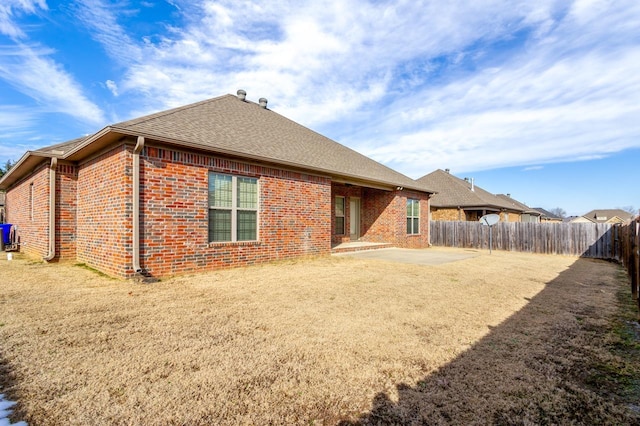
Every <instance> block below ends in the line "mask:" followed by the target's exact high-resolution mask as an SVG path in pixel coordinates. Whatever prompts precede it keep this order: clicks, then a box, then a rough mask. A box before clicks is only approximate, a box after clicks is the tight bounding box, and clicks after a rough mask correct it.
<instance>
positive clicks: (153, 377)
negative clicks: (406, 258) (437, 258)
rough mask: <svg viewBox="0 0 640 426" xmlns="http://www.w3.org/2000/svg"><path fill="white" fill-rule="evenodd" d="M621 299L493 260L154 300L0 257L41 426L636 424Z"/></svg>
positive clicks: (1, 323) (348, 269)
mask: <svg viewBox="0 0 640 426" xmlns="http://www.w3.org/2000/svg"><path fill="white" fill-rule="evenodd" d="M434 250H444V249H434ZM624 290H626V281H625V277H624V275H622V274H621V269H620V267H619V266H617V265H614V264H609V263H606V262H600V261H591V260H584V259H577V258H572V257H563V256H542V255H528V254H514V253H504V252H495V251H494V252H493V254H492V255H491V256H489V255H488V254H487V253H483V254H481V255H480V256H478V257H475V258H471V259H466V260H463V261H458V262H454V263H449V264H445V265H440V266H420V265H404V264H395V263H388V262H380V261H371V260H356V259H353V258H348V257H327V258H318V259H311V260H298V261H288V262H278V263H274V264H267V265H261V266H254V267H248V268H240V269H233V270H223V271H219V272H214V273H205V274H201V275H191V276H180V277H175V278H171V279H167V280H163V281H161V282H159V283H156V284H152V285H141V284H135V283H133V282H127V281H118V280H113V279H109V278H106V277H104V276H101V275H100V274H98V273H96V272H94V271H91V270H88V269H86V268H83V267H81V266H76V265H70V264H67V265H65V264H53V265H47V264H43V263H40V262H33V261H29V260H28V259H25V258H22V257H20V256H18V258H17V259H16V258H15V257H14V260H13V261H11V262H9V261H6V260H4V258H3V260H1V261H0V393H3V392H4V393H6V394H7V397H8V398H9V399H11V400H13V401H17V402H18V405H17V406H16V407H15V412H14V417H13V418H14V420H16V421H17V420H25V421H27V422H28V423H29V424H30V425H60V424H69V425H73V424H78V425H87V424H92V425H100V424H105V425H107V424H108V425H112V424H145V425H165V424H185V425H199V424H234V425H235V424H338V423H342V424H358V423H362V424H394V423H396V424H408V423H414V424H423V423H427V424H532V423H546V424H554V423H556V424H558V423H562V424H567V423H573V424H589V423H617V424H631V423H634V422H637V421H639V418H638V417H637V413H636V412H634V411H633V409H632V408H634V407H632V406H631V407H630V406H629V405H628V404H627V403H626V402H625V399H624V396H625V395H623V394H621V392H620V387H621V386H622V385H625V386H627V388H626V391H627V393H628V394H627V397H628V396H629V395H631V394H632V393H633V392H634V391H635V390H637V385H638V382H637V376H636V377H634V374H636V373H637V370H633V368H632V367H630V366H629V365H628V364H629V363H628V362H627V361H625V359H624V358H620V357H619V356H618V355H616V354H615V353H614V352H615V351H614V352H612V350H613V349H615V348H614V347H613V346H615V345H616V344H618V343H619V340H620V339H621V338H619V337H616V336H617V335H616V334H615V327H614V325H612V324H615V317H616V315H618V313H619V310H620V303H621V302H620V300H621V299H620V298H619V295H618V293H619V292H621V291H624ZM627 291H628V290H627ZM612 321H613V322H612ZM623 326H624V324H623ZM612 345H613V346H612ZM632 345H633V344H632ZM612 348H613V349H612ZM611 369H613V370H615V371H614V372H613V373H611V371H609V370H611ZM609 373H611V374H615V375H616V377H618V376H619V377H620V380H621V381H622V382H624V380H623V379H625V378H626V379H628V380H627V381H626V382H624V383H622V382H620V383H619V382H618V381H617V379H616V380H614V381H611V380H608V377H610V375H611V374H609ZM607 374H609V376H607ZM614 382H615V383H614ZM620 395H622V396H620ZM627 399H628V398H627Z"/></svg>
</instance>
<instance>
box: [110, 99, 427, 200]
mask: <svg viewBox="0 0 640 426" xmlns="http://www.w3.org/2000/svg"><path fill="white" fill-rule="evenodd" d="M110 127H111V128H112V129H113V130H114V131H118V130H120V131H126V132H128V133H133V134H139V135H143V136H145V137H147V138H151V139H153V138H156V139H158V140H161V141H172V142H174V143H178V144H179V143H181V142H183V143H187V144H189V145H190V146H193V147H198V148H202V149H205V150H209V151H214V152H216V151H217V152H222V153H227V154H234V155H239V156H248V157H249V158H256V159H263V160H267V161H270V162H274V163H277V164H283V165H289V166H295V167H301V168H304V169H308V170H311V171H317V172H322V173H329V174H330V175H332V176H336V175H338V176H344V177H351V178H356V179H362V180H364V181H370V182H376V183H381V184H385V185H391V186H402V187H405V188H411V189H418V190H421V191H426V192H433V191H431V190H430V189H429V187H428V186H427V185H424V184H421V183H418V182H416V181H415V180H413V179H411V178H409V177H407V176H405V175H403V174H401V173H399V172H396V171H395V170H392V169H390V168H389V167H386V166H384V165H382V164H380V163H378V162H376V161H374V160H372V159H370V158H368V157H366V156H364V155H362V154H360V153H358V152H356V151H354V150H352V149H350V148H347V147H346V146H344V145H341V144H339V143H337V142H335V141H333V140H331V139H329V138H327V137H325V136H323V135H321V134H319V133H316V132H314V131H312V130H310V129H308V128H306V127H304V126H302V125H300V124H298V123H296V122H294V121H291V120H289V119H288V118H286V117H283V116H282V115H280V114H277V113H275V112H274V111H272V110H269V109H265V108H262V107H261V106H260V105H258V104H256V103H254V102H250V101H243V100H240V99H239V98H238V97H236V96H233V95H224V96H220V97H217V98H213V99H209V100H206V101H202V102H197V103H194V104H191V105H186V106H183V107H179V108H175V109H171V110H167V111H162V112H158V113H156V114H151V115H147V116H144V117H140V118H136V119H133V120H128V121H124V122H121V123H117V124H114V125H113V126H110Z"/></svg>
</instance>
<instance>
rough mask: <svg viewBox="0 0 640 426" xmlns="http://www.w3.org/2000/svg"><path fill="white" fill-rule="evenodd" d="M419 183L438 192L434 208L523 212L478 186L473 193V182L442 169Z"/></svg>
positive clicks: (419, 180) (424, 177)
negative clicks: (495, 209)
mask: <svg viewBox="0 0 640 426" xmlns="http://www.w3.org/2000/svg"><path fill="white" fill-rule="evenodd" d="M418 182H420V183H422V184H423V185H425V186H427V187H429V188H433V189H434V190H435V191H437V192H438V193H437V194H435V195H434V196H433V197H431V205H432V206H433V207H467V208H471V207H475V208H483V207H491V208H498V209H501V208H504V209H509V210H516V211H522V209H521V208H517V207H514V206H513V205H512V204H511V203H508V202H506V201H505V200H503V199H501V198H498V197H497V196H495V195H494V194H492V193H490V192H488V191H485V190H484V189H482V188H480V187H479V186H478V185H474V188H473V191H472V190H471V182H467V181H465V180H464V179H460V178H458V177H455V176H454V175H452V174H450V173H448V172H445V171H444V170H441V169H438V170H436V171H434V172H431V173H429V174H428V175H425V176H423V177H421V178H420V179H418Z"/></svg>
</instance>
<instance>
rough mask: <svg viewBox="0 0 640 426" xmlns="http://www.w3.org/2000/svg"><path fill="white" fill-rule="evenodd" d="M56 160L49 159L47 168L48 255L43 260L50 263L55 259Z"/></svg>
mask: <svg viewBox="0 0 640 426" xmlns="http://www.w3.org/2000/svg"><path fill="white" fill-rule="evenodd" d="M57 167H58V159H57V158H56V157H52V158H51V165H50V166H49V253H47V255H46V256H45V257H44V258H43V259H44V260H45V261H47V262H50V261H52V260H53V258H54V257H56V168H57Z"/></svg>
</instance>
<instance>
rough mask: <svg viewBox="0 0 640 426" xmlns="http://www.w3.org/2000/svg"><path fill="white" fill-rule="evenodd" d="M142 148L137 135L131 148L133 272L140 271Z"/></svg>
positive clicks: (142, 144) (142, 140) (142, 141)
mask: <svg viewBox="0 0 640 426" xmlns="http://www.w3.org/2000/svg"><path fill="white" fill-rule="evenodd" d="M143 149H144V137H142V136H138V142H137V143H136V146H135V148H133V219H132V220H133V272H134V273H136V274H139V273H141V272H142V268H141V267H140V153H141V152H142V150H143Z"/></svg>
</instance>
